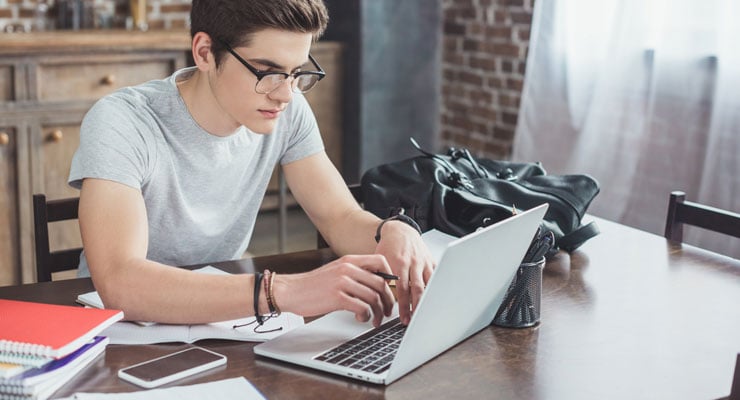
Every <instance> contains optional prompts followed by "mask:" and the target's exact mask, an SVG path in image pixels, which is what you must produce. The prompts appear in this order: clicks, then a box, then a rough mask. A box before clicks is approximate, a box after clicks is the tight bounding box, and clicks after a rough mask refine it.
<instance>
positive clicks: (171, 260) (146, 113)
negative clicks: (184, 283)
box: [69, 68, 324, 276]
mask: <svg viewBox="0 0 740 400" xmlns="http://www.w3.org/2000/svg"><path fill="white" fill-rule="evenodd" d="M192 71H193V68H186V69H183V70H180V71H177V72H175V73H174V74H173V75H172V76H170V77H169V78H166V79H163V80H155V81H150V82H147V83H144V84H142V85H139V86H135V87H130V88H124V89H121V90H118V91H116V92H115V93H112V94H110V95H108V96H106V97H104V98H102V99H101V100H99V101H98V102H97V103H96V104H95V105H94V106H93V107H92V108H91V109H90V111H89V112H88V113H87V115H86V116H85V118H84V120H83V122H82V128H81V132H80V147H79V148H78V149H77V152H76V153H75V155H74V158H73V159H72V167H71V170H70V173H69V184H70V185H71V186H72V187H75V188H78V189H79V188H80V187H81V186H82V180H83V179H85V178H99V179H106V180H110V181H115V182H119V183H122V184H124V185H127V186H130V187H132V188H135V189H138V190H141V193H142V196H143V198H144V203H145V205H146V213H147V218H148V221H149V249H148V252H147V259H149V260H153V261H157V262H161V263H164V264H167V265H175V266H180V265H190V264H200V263H208V262H216V261H223V260H230V259H235V258H240V257H241V256H242V254H243V253H244V251H245V250H246V248H247V245H248V243H249V239H250V237H251V236H252V230H253V228H254V222H255V219H256V217H257V212H258V211H259V207H260V204H261V202H262V199H263V197H264V194H265V190H266V189H267V185H268V183H269V180H270V176H271V174H272V171H273V169H274V167H275V165H276V164H277V163H278V162H280V163H281V164H287V163H290V162H293V161H296V160H299V159H302V158H305V157H307V156H310V155H313V154H316V153H319V152H321V151H323V149H324V147H323V143H322V141H321V136H320V134H319V129H318V126H317V124H316V119H315V117H314V115H313V113H312V111H311V108H310V106H309V105H308V102H307V101H306V99H305V98H304V97H303V96H302V95H300V94H295V95H293V100H292V101H291V102H290V104H289V105H288V107H287V108H286V110H285V111H284V112H283V113H282V115H281V116H280V117H279V119H278V121H277V124H276V126H275V129H274V131H273V132H272V133H271V134H269V135H264V134H256V133H254V132H251V131H250V130H249V129H247V128H246V127H243V126H242V127H241V128H240V129H239V130H238V131H237V132H236V133H234V134H232V135H230V136H227V137H219V136H214V135H211V134H209V133H208V132H206V131H205V130H203V128H201V127H200V126H199V125H198V124H197V123H196V122H195V120H193V117H192V116H191V115H190V113H189V112H188V109H187V107H186V105H185V103H184V101H183V99H182V97H181V96H180V94H179V91H178V89H177V86H176V84H175V82H176V79H177V80H179V79H181V78H182V77H183V76H185V75H184V74H190V73H192ZM78 275H79V276H88V275H89V270H88V268H87V262H86V259H85V256H84V252H83V255H82V257H81V259H80V268H79V270H78Z"/></svg>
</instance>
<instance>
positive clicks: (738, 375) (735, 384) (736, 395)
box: [727, 353, 740, 400]
mask: <svg viewBox="0 0 740 400" xmlns="http://www.w3.org/2000/svg"><path fill="white" fill-rule="evenodd" d="M727 400H740V353H738V354H737V359H736V360H735V376H734V377H733V378H732V388H731V389H730V397H728V398H727Z"/></svg>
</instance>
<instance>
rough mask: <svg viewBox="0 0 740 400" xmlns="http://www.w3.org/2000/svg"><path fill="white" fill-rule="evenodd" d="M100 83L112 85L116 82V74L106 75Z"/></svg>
mask: <svg viewBox="0 0 740 400" xmlns="http://www.w3.org/2000/svg"><path fill="white" fill-rule="evenodd" d="M100 83H101V84H103V85H105V86H110V85H112V84H114V83H116V76H115V75H113V74H108V75H106V76H104V77H103V78H102V79H101V80H100Z"/></svg>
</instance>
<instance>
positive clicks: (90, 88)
mask: <svg viewBox="0 0 740 400" xmlns="http://www.w3.org/2000/svg"><path fill="white" fill-rule="evenodd" d="M189 50H190V38H189V35H188V34H187V33H186V32H147V33H140V32H117V31H110V32H102V31H101V32H55V33H53V34H49V33H33V34H17V35H3V37H2V40H0V132H2V133H3V134H4V135H0V143H4V142H7V143H5V144H4V145H2V146H1V147H0V186H1V187H2V189H3V192H2V194H0V285H9V284H17V283H27V282H33V281H35V278H36V277H35V266H34V265H35V260H34V254H33V251H34V250H33V242H34V240H33V210H32V208H31V196H32V195H33V193H45V194H46V196H47V198H49V199H55V198H63V197H72V196H79V192H78V191H76V190H74V189H71V188H70V187H69V186H68V185H67V176H68V174H69V167H70V162H71V159H72V155H73V154H74V152H75V150H76V149H77V146H78V145H79V140H80V139H79V137H80V123H81V122H82V118H83V117H84V115H85V113H86V112H87V110H88V109H89V108H90V107H91V106H92V104H93V103H94V102H95V101H96V100H97V99H99V98H100V97H102V96H104V95H106V94H108V93H111V92H112V91H114V90H116V89H118V88H121V87H124V86H130V85H135V84H138V83H142V82H145V81H147V80H150V79H159V78H163V77H166V76H168V75H170V74H171V73H172V72H173V71H175V70H176V69H178V68H183V67H185V66H186V65H187V59H188V53H189ZM3 138H7V139H3ZM49 230H50V233H49V235H50V238H49V240H50V246H51V248H52V249H57V248H67V247H72V246H79V245H80V244H81V240H80V235H79V228H78V225H77V223H76V221H67V222H59V223H54V224H52V225H51V226H50V227H49Z"/></svg>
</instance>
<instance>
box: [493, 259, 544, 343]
mask: <svg viewBox="0 0 740 400" xmlns="http://www.w3.org/2000/svg"><path fill="white" fill-rule="evenodd" d="M544 267H545V258H544V257H542V258H541V259H540V261H538V262H534V263H523V264H521V265H519V269H518V270H517V272H516V275H515V276H514V279H513V280H512V281H511V284H510V285H509V288H508V289H507V290H506V295H505V296H504V301H503V303H501V307H499V309H498V311H497V312H496V316H495V317H494V318H493V324H494V325H496V326H502V327H505V328H528V327H530V326H534V325H536V324H537V323H538V322H540V303H541V298H542V269H543V268H544Z"/></svg>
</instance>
